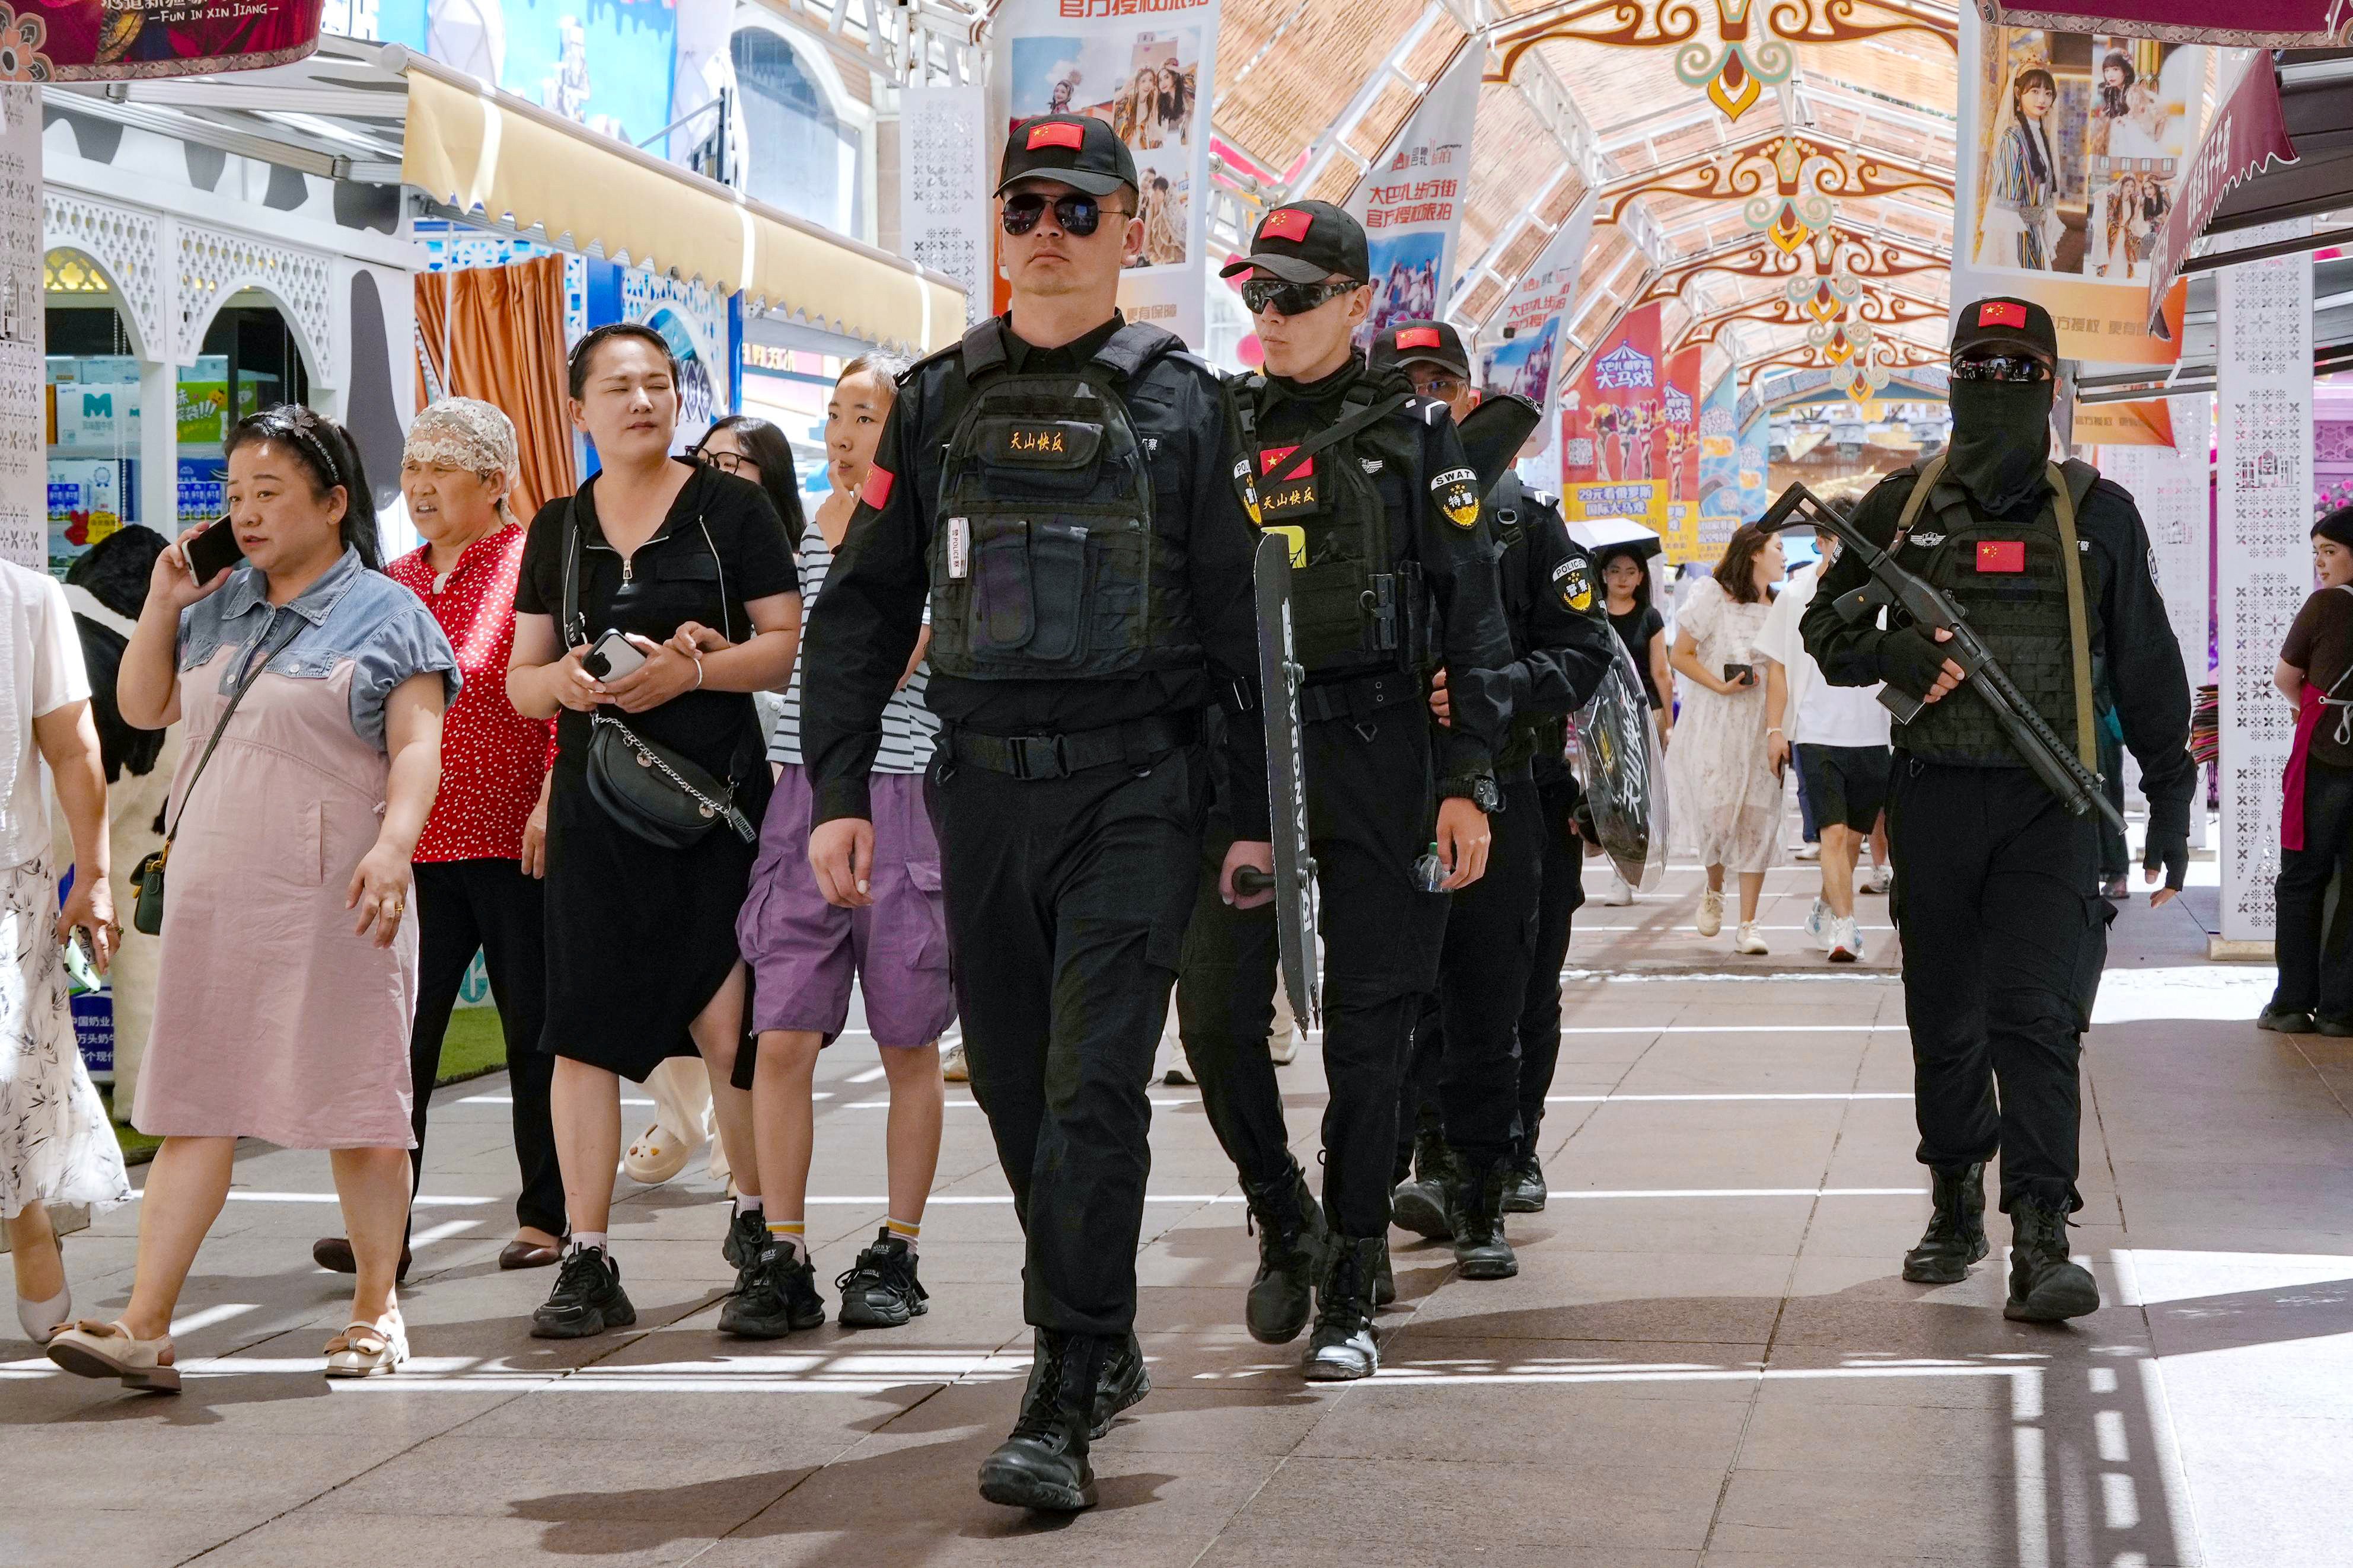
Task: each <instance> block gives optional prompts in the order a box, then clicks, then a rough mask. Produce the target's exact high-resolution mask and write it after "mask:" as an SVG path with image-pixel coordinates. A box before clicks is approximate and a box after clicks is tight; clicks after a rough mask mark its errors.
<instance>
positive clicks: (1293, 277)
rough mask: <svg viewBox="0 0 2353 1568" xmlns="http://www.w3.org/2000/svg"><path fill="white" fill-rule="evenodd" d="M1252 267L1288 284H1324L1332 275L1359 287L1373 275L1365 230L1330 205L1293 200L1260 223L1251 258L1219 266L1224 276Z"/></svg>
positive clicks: (1235, 259)
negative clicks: (1271, 274) (1353, 281)
mask: <svg viewBox="0 0 2353 1568" xmlns="http://www.w3.org/2000/svg"><path fill="white" fill-rule="evenodd" d="M1251 268H1260V269H1261V270H1263V271H1267V272H1271V273H1273V274H1274V275H1275V276H1276V277H1277V278H1280V279H1282V280H1283V281H1284V282H1286V283H1321V282H1323V281H1324V279H1326V278H1329V277H1331V276H1332V275H1333V274H1334V273H1337V274H1339V275H1340V276H1341V277H1343V278H1353V279H1356V281H1358V282H1359V283H1362V282H1365V281H1366V280H1368V279H1370V278H1371V277H1372V275H1373V264H1372V260H1371V258H1370V256H1369V254H1368V253H1367V251H1366V247H1365V226H1364V225H1362V224H1360V223H1358V222H1357V221H1356V219H1355V218H1352V217H1350V216H1348V215H1347V214H1346V213H1344V212H1342V211H1341V210H1340V209H1339V208H1338V207H1335V206H1334V205H1332V204H1331V203H1330V202H1293V203H1291V204H1290V205H1287V206H1279V207H1277V208H1275V209H1274V210H1273V211H1272V212H1271V213H1269V214H1267V215H1266V216H1264V217H1262V218H1261V219H1259V220H1258V229H1257V232H1255V233H1254V234H1252V235H1251V236H1250V254H1249V255H1248V256H1237V257H1235V258H1233V259H1232V260H1231V261H1229V262H1227V263H1226V264H1225V265H1224V266H1223V267H1220V268H1218V276H1219V277H1220V278H1231V277H1232V276H1233V275H1234V274H1235V273H1237V272H1247V271H1249V270H1250V269H1251Z"/></svg>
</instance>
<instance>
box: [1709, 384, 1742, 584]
mask: <svg viewBox="0 0 2353 1568" xmlns="http://www.w3.org/2000/svg"><path fill="white" fill-rule="evenodd" d="M1738 380H1739V377H1738V376H1736V375H1735V374H1733V373H1732V372H1730V371H1726V372H1725V374H1722V375H1720V376H1718V377H1716V380H1715V385H1714V386H1712V387H1710V388H1709V389H1708V394H1707V395H1706V396H1705V397H1704V398H1702V399H1701V400H1700V405H1699V543H1700V548H1701V549H1702V550H1703V551H1705V552H1708V553H1710V554H1715V555H1721V554H1722V553H1723V552H1724V547H1725V545H1726V544H1728V543H1730V542H1731V541H1732V531H1733V530H1734V529H1736V528H1738V527H1739V526H1740V525H1741V524H1742V523H1744V522H1746V521H1748V516H1747V513H1746V511H1744V510H1742V509H1741V490H1740V398H1739V388H1738V386H1737V385H1736V382H1737V381H1738Z"/></svg>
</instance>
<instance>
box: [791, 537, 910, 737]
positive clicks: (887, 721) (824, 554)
mask: <svg viewBox="0 0 2353 1568" xmlns="http://www.w3.org/2000/svg"><path fill="white" fill-rule="evenodd" d="M800 566H801V621H802V624H803V625H804V626H806V625H807V621H808V614H809V612H810V611H811V610H813V609H815V608H816V607H817V598H818V595H819V594H821V593H823V592H824V591H825V577H826V573H827V572H828V571H829V570H831V568H832V566H833V549H832V547H831V546H830V545H828V544H827V543H826V542H825V535H824V533H822V532H821V531H819V530H818V526H817V524H816V523H815V522H811V523H810V524H809V526H808V529H807V531H805V532H804V533H803V534H802V535H801V556H800ZM926 618H928V616H927V617H926ZM802 650H803V652H806V651H807V643H806V642H804V643H803V644H802ZM931 673H932V672H931V667H930V666H928V665H923V666H918V667H917V668H916V670H915V675H914V679H912V680H910V681H908V682H907V684H906V685H905V686H903V687H902V688H901V689H899V690H897V691H894V692H892V694H891V700H890V701H889V702H887V703H885V704H883V707H882V747H881V750H880V751H878V752H875V753H874V771H875V772H876V773H922V772H923V770H924V769H926V768H928V767H930V766H931V765H932V748H933V746H934V744H935V743H936V742H937V741H938V739H939V733H940V721H939V720H938V719H936V718H934V716H933V714H932V710H930V709H929V708H927V707H925V706H924V704H923V689H924V688H925V687H926V686H928V685H929V684H930V683H931ZM801 760H802V758H801V656H800V655H799V654H796V655H795V656H794V658H793V679H792V683H791V684H790V685H788V686H786V688H785V702H784V710H783V711H782V712H780V713H778V714H777V716H776V729H775V731H773V732H772V733H771V734H770V736H769V740H768V761H770V762H772V763H796V764H797V763H800V762H801Z"/></svg>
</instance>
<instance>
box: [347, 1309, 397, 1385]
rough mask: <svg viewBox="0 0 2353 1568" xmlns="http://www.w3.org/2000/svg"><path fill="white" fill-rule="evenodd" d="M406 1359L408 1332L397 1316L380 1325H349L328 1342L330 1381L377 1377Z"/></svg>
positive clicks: (392, 1371)
mask: <svg viewBox="0 0 2353 1568" xmlns="http://www.w3.org/2000/svg"><path fill="white" fill-rule="evenodd" d="M407 1359H408V1332H407V1330H406V1327H404V1326H403V1324H402V1323H401V1321H400V1314H399V1313H398V1312H395V1313H393V1314H392V1315H391V1316H390V1317H388V1318H386V1319H385V1321H383V1322H380V1323H352V1324H349V1325H348V1326H346V1327H345V1328H344V1330H343V1332H342V1333H340V1334H337V1335H336V1336H335V1337H334V1338H333V1339H332V1340H329V1341H328V1342H327V1375H328V1376H329V1377H377V1376H382V1375H385V1374H388V1373H394V1372H397V1371H398V1370H399V1369H400V1363H402V1362H405V1361H406V1360H407Z"/></svg>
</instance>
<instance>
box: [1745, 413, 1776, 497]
mask: <svg viewBox="0 0 2353 1568" xmlns="http://www.w3.org/2000/svg"><path fill="white" fill-rule="evenodd" d="M1772 461H1773V416H1772V415H1771V414H1770V413H1769V412H1768V411H1767V410H1766V409H1763V408H1759V409H1757V411H1756V412H1755V413H1754V414H1751V415H1750V416H1748V417H1747V418H1746V419H1744V420H1742V421H1741V424H1740V521H1743V522H1755V521H1757V519H1759V518H1761V517H1763V516H1764V515H1765V513H1766V511H1767V510H1768V509H1769V508H1770V507H1771V506H1772V504H1773V487H1772V484H1771V482H1770V481H1771V477H1772V475H1771V468H1772Z"/></svg>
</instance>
